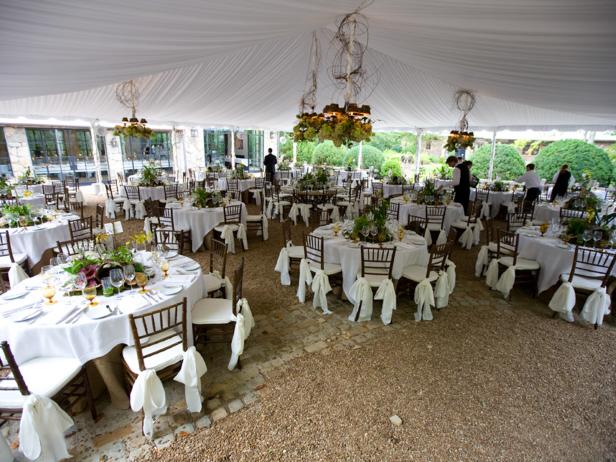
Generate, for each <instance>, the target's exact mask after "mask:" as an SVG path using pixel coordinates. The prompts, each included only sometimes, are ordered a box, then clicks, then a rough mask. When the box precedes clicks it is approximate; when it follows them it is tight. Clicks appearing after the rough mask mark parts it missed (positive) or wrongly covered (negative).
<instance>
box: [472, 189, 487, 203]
mask: <svg viewBox="0 0 616 462" xmlns="http://www.w3.org/2000/svg"><path fill="white" fill-rule="evenodd" d="M489 197H490V190H488V191H482V190H480V189H477V190H476V191H475V200H477V199H478V200H481V201H483V202H485V203H488V199H489Z"/></svg>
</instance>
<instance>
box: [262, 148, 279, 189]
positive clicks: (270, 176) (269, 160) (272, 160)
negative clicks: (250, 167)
mask: <svg viewBox="0 0 616 462" xmlns="http://www.w3.org/2000/svg"><path fill="white" fill-rule="evenodd" d="M277 163H278V159H277V158H276V156H275V155H274V154H273V153H272V148H268V149H267V156H265V158H264V159H263V165H265V180H266V181H269V182H271V183H273V182H274V179H275V178H276V164H277Z"/></svg>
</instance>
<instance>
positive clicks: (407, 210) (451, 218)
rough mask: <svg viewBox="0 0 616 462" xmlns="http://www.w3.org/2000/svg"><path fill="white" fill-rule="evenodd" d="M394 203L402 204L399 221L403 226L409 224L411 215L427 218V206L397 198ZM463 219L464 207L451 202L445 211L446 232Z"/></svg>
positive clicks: (393, 200)
mask: <svg viewBox="0 0 616 462" xmlns="http://www.w3.org/2000/svg"><path fill="white" fill-rule="evenodd" d="M392 202H395V203H397V204H400V216H399V217H398V221H399V222H400V223H402V224H403V225H406V223H408V218H409V215H416V216H419V217H425V216H426V206H425V205H420V204H416V203H413V202H408V203H405V202H404V198H403V197H396V198H394V199H392ZM462 218H464V207H462V204H458V203H457V202H451V203H450V204H449V205H448V206H447V210H446V211H445V222H444V224H443V226H444V228H445V231H446V232H449V228H450V226H451V225H452V224H453V223H455V222H456V221H458V220H461V219H462Z"/></svg>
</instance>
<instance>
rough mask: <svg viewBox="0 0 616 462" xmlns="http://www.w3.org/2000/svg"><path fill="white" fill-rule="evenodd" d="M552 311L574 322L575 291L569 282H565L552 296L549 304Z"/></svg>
mask: <svg viewBox="0 0 616 462" xmlns="http://www.w3.org/2000/svg"><path fill="white" fill-rule="evenodd" d="M548 306H549V307H550V309H551V310H552V311H556V312H557V313H559V314H560V316H561V317H562V318H564V319H565V320H567V321H569V322H573V313H572V310H573V307H574V306H575V290H574V289H573V285H572V284H571V283H570V282H569V281H565V282H563V283H562V284H561V285H560V287H559V288H558V289H557V290H556V292H554V295H552V299H551V300H550V303H549V304H548Z"/></svg>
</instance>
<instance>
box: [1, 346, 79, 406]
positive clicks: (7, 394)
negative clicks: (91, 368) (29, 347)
mask: <svg viewBox="0 0 616 462" xmlns="http://www.w3.org/2000/svg"><path fill="white" fill-rule="evenodd" d="M19 370H20V372H21V375H22V376H23V378H24V381H25V382H26V386H27V387H28V390H29V391H30V393H33V394H35V395H42V396H45V397H47V398H53V397H54V395H56V394H57V393H58V392H59V391H61V390H62V389H63V388H64V387H65V386H66V385H67V384H68V383H69V382H71V380H73V379H74V378H75V376H77V374H78V373H79V371H80V370H81V364H80V363H79V361H77V360H76V359H74V358H59V357H50V358H35V359H31V360H29V361H26V362H25V363H23V364H20V365H19ZM16 386H17V385H16V384H15V382H13V381H2V382H0V407H2V408H8V409H21V407H22V405H23V400H24V398H25V397H24V396H22V395H21V393H20V392H19V391H18V390H2V388H3V387H16Z"/></svg>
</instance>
